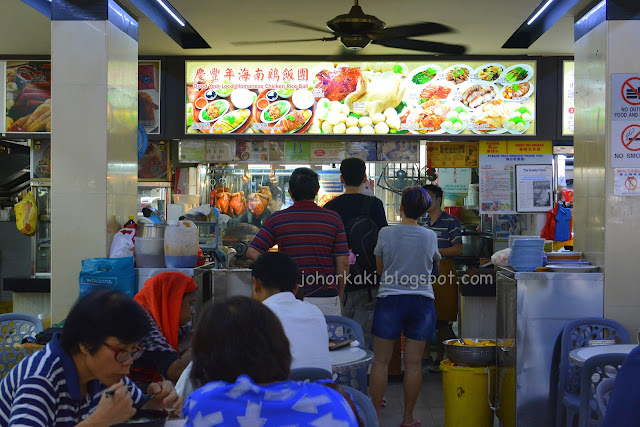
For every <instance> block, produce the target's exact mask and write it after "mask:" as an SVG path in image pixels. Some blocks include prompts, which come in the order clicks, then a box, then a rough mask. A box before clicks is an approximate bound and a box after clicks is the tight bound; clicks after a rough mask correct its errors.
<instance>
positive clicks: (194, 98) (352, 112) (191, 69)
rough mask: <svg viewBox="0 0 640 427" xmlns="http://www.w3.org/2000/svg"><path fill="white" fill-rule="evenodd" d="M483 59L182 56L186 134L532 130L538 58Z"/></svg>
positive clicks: (491, 132) (453, 133) (494, 132)
mask: <svg viewBox="0 0 640 427" xmlns="http://www.w3.org/2000/svg"><path fill="white" fill-rule="evenodd" d="M484 62H485V61H471V62H468V63H466V64H459V63H456V62H450V61H436V62H434V63H430V64H425V63H424V62H408V63H404V62H391V61H390V62H376V63H371V62H355V61H354V62H352V63H340V64H337V63H332V62H304V61H300V62H297V61H288V62H249V61H229V62H212V61H187V62H186V64H185V66H186V70H185V76H186V82H185V101H186V103H185V105H186V110H185V133H208V134H227V133H256V134H294V133H295V134H333V135H341V134H347V135H362V134H364V135H371V134H375V135H389V134H391V135H403V134H405V135H416V136H418V135H427V134H428V135H439V134H446V135H448V136H451V137H455V136H456V135H473V134H476V135H499V134H510V135H513V136H514V138H517V137H518V136H519V135H535V131H536V124H535V105H536V101H535V98H536V94H535V91H534V86H535V80H536V79H535V74H536V62H535V61H524V62H507V63H503V64H491V66H487V64H485V63H484ZM456 69H460V70H464V71H461V74H460V76H459V77H454V74H453V73H451V72H450V71H452V70H456ZM453 80H459V81H455V82H453Z"/></svg>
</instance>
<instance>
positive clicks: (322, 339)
mask: <svg viewBox="0 0 640 427" xmlns="http://www.w3.org/2000/svg"><path fill="white" fill-rule="evenodd" d="M251 276H252V278H253V299H255V300H257V301H260V302H262V303H263V304H264V305H266V306H267V307H269V309H271V311H273V312H274V313H275V315H276V316H278V319H280V322H281V323H282V327H283V329H284V333H285V335H286V336H287V338H288V339H289V345H290V349H291V369H296V368H321V369H324V370H326V371H329V372H331V357H330V356H329V333H328V332H327V321H326V320H325V317H324V315H323V314H322V312H321V311H320V309H319V308H318V307H316V306H315V305H313V304H310V303H308V302H304V301H300V300H299V299H296V297H295V294H294V292H296V290H297V280H298V267H297V265H296V263H295V261H293V260H292V259H291V258H290V257H289V256H288V255H287V254H285V253H283V252H265V253H264V254H262V255H260V257H259V258H258V259H257V260H256V262H255V263H254V264H253V270H252V271H251ZM191 366H192V363H190V364H189V366H187V369H185V370H184V372H183V373H182V375H181V376H180V379H179V380H178V382H177V383H176V390H177V391H178V394H179V395H180V396H182V397H187V396H188V395H189V394H191V392H193V390H194V389H193V385H192V384H191V380H190V379H189V375H190V374H191Z"/></svg>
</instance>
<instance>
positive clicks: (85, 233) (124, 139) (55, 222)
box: [51, 0, 138, 322]
mask: <svg viewBox="0 0 640 427" xmlns="http://www.w3.org/2000/svg"><path fill="white" fill-rule="evenodd" d="M137 36H138V24H137V22H136V21H135V20H134V19H133V18H132V17H131V16H129V15H128V14H127V13H126V12H125V11H124V10H123V9H122V8H120V7H119V6H118V5H117V4H116V3H115V2H113V1H107V0H98V1H82V0H65V1H62V0H53V3H52V21H51V57H52V65H51V70H52V86H51V88H52V133H51V134H52V143H51V157H52V159H51V164H52V170H51V184H52V190H51V210H52V213H51V220H52V239H51V241H52V243H53V246H52V250H51V255H52V256H51V314H52V320H53V321H54V322H57V321H60V320H61V319H63V318H65V317H66V315H67V313H68V311H69V308H70V307H71V305H72V304H73V303H74V301H75V300H76V299H77V296H78V290H79V285H78V273H79V272H80V269H81V261H82V260H83V259H85V258H94V257H106V256H108V253H109V248H110V245H111V240H112V238H113V235H114V233H115V232H116V231H117V230H118V229H119V228H120V227H121V225H122V224H124V223H125V222H126V220H127V217H128V216H129V215H135V213H136V206H137V173H138V159H137V123H138V98H137V81H138V79H137V62H138V41H137Z"/></svg>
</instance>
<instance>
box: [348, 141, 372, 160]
mask: <svg viewBox="0 0 640 427" xmlns="http://www.w3.org/2000/svg"><path fill="white" fill-rule="evenodd" d="M350 157H356V158H358V159H361V160H363V161H365V162H375V161H376V160H378V159H377V152H376V143H375V142H347V151H346V153H345V158H350Z"/></svg>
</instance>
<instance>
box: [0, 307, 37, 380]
mask: <svg viewBox="0 0 640 427" xmlns="http://www.w3.org/2000/svg"><path fill="white" fill-rule="evenodd" d="M43 330H44V327H43V326H42V322H41V321H40V319H38V318H37V317H35V316H32V315H30V314H24V313H6V314H0V379H2V378H4V377H5V376H6V375H7V374H8V373H9V371H10V370H11V369H12V368H13V367H14V366H16V365H17V364H18V363H20V361H21V360H22V359H24V358H25V357H27V356H28V355H29V354H30V353H33V351H29V350H25V349H22V348H20V344H22V340H23V339H24V338H25V337H33V338H35V337H36V334H38V333H39V332H42V331H43Z"/></svg>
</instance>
